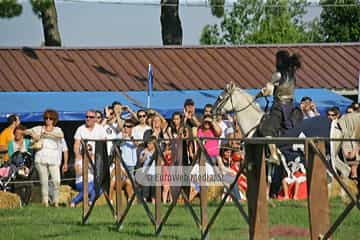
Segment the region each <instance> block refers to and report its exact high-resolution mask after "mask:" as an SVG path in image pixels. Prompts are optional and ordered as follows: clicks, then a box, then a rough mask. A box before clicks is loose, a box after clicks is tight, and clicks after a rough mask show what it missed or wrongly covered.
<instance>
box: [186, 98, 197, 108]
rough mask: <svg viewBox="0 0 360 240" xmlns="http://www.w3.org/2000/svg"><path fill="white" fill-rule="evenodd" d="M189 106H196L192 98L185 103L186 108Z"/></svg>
mask: <svg viewBox="0 0 360 240" xmlns="http://www.w3.org/2000/svg"><path fill="white" fill-rule="evenodd" d="M188 105H192V106H194V105H195V103H194V100H192V99H191V98H188V99H186V100H185V102H184V107H185V106H188Z"/></svg>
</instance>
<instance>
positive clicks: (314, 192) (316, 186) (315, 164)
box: [305, 141, 330, 240]
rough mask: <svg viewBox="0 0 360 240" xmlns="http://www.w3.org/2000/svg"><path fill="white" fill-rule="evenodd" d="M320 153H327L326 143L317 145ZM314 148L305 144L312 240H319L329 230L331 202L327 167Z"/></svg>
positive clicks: (307, 143)
mask: <svg viewBox="0 0 360 240" xmlns="http://www.w3.org/2000/svg"><path fill="white" fill-rule="evenodd" d="M315 145H316V146H317V148H318V149H319V150H320V152H322V153H325V143H324V142H317V143H315ZM315 152H316V151H315V150H314V148H313V147H312V146H311V145H309V142H308V141H306V142H305V154H306V160H307V165H308V167H307V186H308V212H309V224H310V235H311V239H312V240H315V239H319V238H320V237H321V236H322V234H324V233H325V232H326V231H327V230H328V229H329V224H330V219H329V200H328V187H327V174H326V166H325V165H324V164H323V163H322V161H321V158H320V156H319V155H318V154H316V153H315Z"/></svg>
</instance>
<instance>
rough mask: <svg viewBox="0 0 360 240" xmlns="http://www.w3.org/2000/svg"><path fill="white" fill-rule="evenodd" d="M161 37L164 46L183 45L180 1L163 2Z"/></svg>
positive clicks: (166, 0)
mask: <svg viewBox="0 0 360 240" xmlns="http://www.w3.org/2000/svg"><path fill="white" fill-rule="evenodd" d="M160 21H161V35H162V41H163V45H181V44H182V34H183V33H182V27H181V21H180V17H179V0H161V18H160Z"/></svg>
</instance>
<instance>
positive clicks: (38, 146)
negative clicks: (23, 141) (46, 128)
mask: <svg viewBox="0 0 360 240" xmlns="http://www.w3.org/2000/svg"><path fill="white" fill-rule="evenodd" d="M42 130H43V129H42V128H41V132H40V139H38V140H34V139H33V140H32V142H31V145H30V149H32V150H34V151H39V150H40V149H42V147H43V141H42V138H41V136H42Z"/></svg>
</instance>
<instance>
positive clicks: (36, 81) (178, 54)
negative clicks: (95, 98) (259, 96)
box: [0, 43, 360, 92]
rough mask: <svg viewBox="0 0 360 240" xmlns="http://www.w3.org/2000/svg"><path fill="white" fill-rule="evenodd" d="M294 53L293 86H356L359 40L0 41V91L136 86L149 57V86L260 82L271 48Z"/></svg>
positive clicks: (269, 67)
mask: <svg viewBox="0 0 360 240" xmlns="http://www.w3.org/2000/svg"><path fill="white" fill-rule="evenodd" d="M279 49H287V50H289V51H290V52H292V53H295V52H297V53H299V54H300V55H301V56H302V68H301V69H300V70H299V71H298V73H297V79H298V80H297V86H298V87H300V88H327V89H336V90H354V89H357V87H358V78H359V71H360V43H347V44H344V43H341V44H304V45H247V46H200V47H184V46H181V47H174V46H173V47H159V48H153V47H152V48H149V47H144V48H29V47H23V48H1V49H0V82H1V84H0V91H4V92H11V91H25V92H27V91H140V90H146V88H147V68H148V64H150V63H151V64H152V66H153V72H154V85H153V86H154V89H155V90H189V89H193V90H196V89H221V88H223V87H224V86H225V84H226V83H228V82H230V81H233V82H235V83H237V84H238V85H239V86H240V87H241V88H260V87H263V86H264V85H265V84H266V82H267V81H268V80H270V78H271V74H272V72H273V70H274V64H275V53H276V51H277V50H279Z"/></svg>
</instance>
